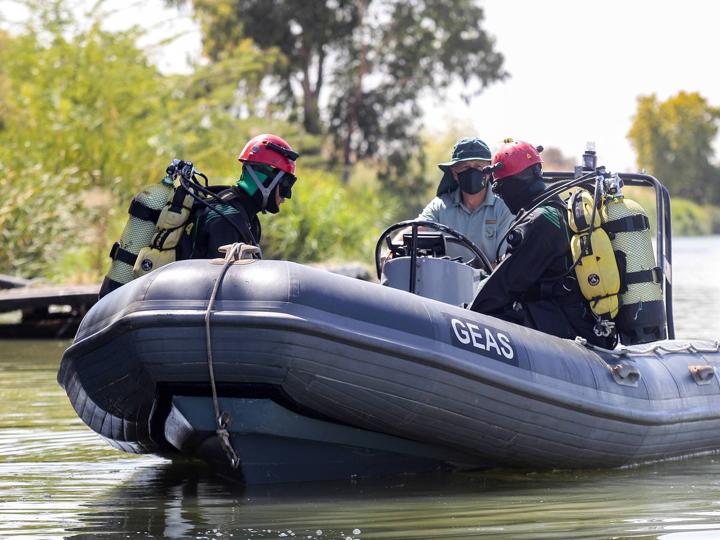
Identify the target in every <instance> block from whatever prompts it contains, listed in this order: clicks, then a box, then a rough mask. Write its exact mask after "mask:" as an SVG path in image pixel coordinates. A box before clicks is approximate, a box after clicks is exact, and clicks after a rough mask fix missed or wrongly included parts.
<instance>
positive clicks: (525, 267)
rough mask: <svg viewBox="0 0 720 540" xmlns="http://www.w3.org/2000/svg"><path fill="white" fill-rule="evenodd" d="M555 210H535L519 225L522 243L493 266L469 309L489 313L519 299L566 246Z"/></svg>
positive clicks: (560, 254) (565, 239)
mask: <svg viewBox="0 0 720 540" xmlns="http://www.w3.org/2000/svg"><path fill="white" fill-rule="evenodd" d="M556 212H557V210H555V209H543V208H541V209H538V210H536V211H535V212H533V215H531V217H530V220H529V221H528V222H527V223H526V224H525V225H524V226H521V227H519V228H520V230H521V232H522V237H523V240H522V244H521V245H520V246H519V247H518V248H516V249H515V251H514V252H513V253H512V254H511V255H510V256H508V257H506V258H505V259H504V260H503V261H502V262H501V263H500V264H499V265H498V266H497V268H495V270H494V271H493V273H492V274H491V275H490V277H489V278H488V279H487V280H486V282H485V283H484V284H483V287H482V288H481V289H480V291H479V292H478V294H477V296H476V297H475V301H474V302H473V304H472V306H471V308H470V309H472V310H473V311H477V312H480V313H487V314H492V313H495V312H498V311H500V310H502V309H503V308H506V307H510V306H512V304H513V303H514V302H515V301H517V300H520V299H521V298H522V296H523V294H524V293H525V292H527V291H528V290H530V289H531V288H532V286H533V285H534V284H535V283H537V282H538V281H539V280H540V278H541V277H542V276H543V274H544V273H545V271H546V270H547V269H548V267H549V266H550V265H551V264H552V262H553V260H554V259H556V258H557V257H559V256H562V255H563V254H565V253H567V251H568V249H569V246H568V240H567V236H566V232H565V230H564V226H563V223H562V222H560V221H559V217H558V215H557V213H556Z"/></svg>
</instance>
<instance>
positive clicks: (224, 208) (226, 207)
mask: <svg viewBox="0 0 720 540" xmlns="http://www.w3.org/2000/svg"><path fill="white" fill-rule="evenodd" d="M239 213H240V211H239V210H238V209H237V208H235V207H234V206H232V205H230V204H219V205H217V206H215V207H213V209H212V210H211V211H209V212H208V213H207V217H206V218H205V222H206V223H209V222H211V221H213V220H214V219H217V218H219V217H221V216H220V214H222V215H224V216H231V215H233V214H239Z"/></svg>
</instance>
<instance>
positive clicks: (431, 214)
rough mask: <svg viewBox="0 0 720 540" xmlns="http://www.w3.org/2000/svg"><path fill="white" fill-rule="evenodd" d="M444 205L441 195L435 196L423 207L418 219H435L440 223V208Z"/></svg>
mask: <svg viewBox="0 0 720 540" xmlns="http://www.w3.org/2000/svg"><path fill="white" fill-rule="evenodd" d="M441 207H442V200H440V198H439V197H435V198H434V199H433V200H432V201H430V202H429V203H428V205H427V206H426V207H425V208H423V211H422V212H420V214H419V215H418V217H417V218H416V219H420V220H423V221H435V222H437V223H440V208H441Z"/></svg>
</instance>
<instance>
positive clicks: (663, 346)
mask: <svg viewBox="0 0 720 540" xmlns="http://www.w3.org/2000/svg"><path fill="white" fill-rule="evenodd" d="M575 343H579V344H580V345H583V346H584V347H586V348H588V349H590V350H593V351H599V352H603V353H606V354H612V355H614V356H629V355H631V354H635V355H641V354H649V353H655V354H673V353H681V352H691V353H717V352H720V341H717V340H715V341H712V342H710V343H712V344H711V345H710V346H708V347H703V346H698V345H696V344H695V343H692V342H688V343H683V344H678V345H677V346H675V347H669V346H668V344H667V343H655V344H652V345H650V346H648V347H646V348H644V349H630V348H627V347H622V348H620V349H604V348H602V347H598V346H596V345H592V344H590V343H588V342H587V341H586V340H585V339H583V338H581V337H577V338H575Z"/></svg>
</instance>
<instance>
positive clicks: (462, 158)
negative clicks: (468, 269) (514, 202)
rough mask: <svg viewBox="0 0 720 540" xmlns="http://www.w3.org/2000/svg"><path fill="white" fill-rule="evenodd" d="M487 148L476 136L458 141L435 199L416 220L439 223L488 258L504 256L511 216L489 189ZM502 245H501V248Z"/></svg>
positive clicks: (443, 168)
mask: <svg viewBox="0 0 720 540" xmlns="http://www.w3.org/2000/svg"><path fill="white" fill-rule="evenodd" d="M491 157H492V156H491V154H490V149H489V148H488V146H487V144H485V143H484V142H483V141H482V140H480V139H479V138H477V137H464V138H461V139H459V140H458V141H457V142H456V143H455V146H454V147H453V150H452V157H451V159H450V161H447V162H445V163H440V164H439V165H438V167H439V168H440V170H441V171H443V176H442V178H441V179H440V184H439V185H438V188H437V194H436V197H435V198H434V199H433V200H431V201H430V202H429V203H428V205H427V206H426V207H425V209H424V210H423V211H422V212H421V213H420V215H419V216H418V217H417V219H418V220H425V221H434V222H436V223H442V224H443V225H447V226H448V227H450V228H452V229H454V230H456V231H457V232H459V233H460V234H462V235H464V236H467V237H468V238H469V239H470V240H472V242H473V243H475V245H477V246H478V247H479V248H480V249H481V250H482V252H483V253H485V254H486V255H487V256H488V258H489V259H491V260H492V261H494V257H495V255H496V254H499V255H500V256H502V255H503V254H504V253H505V249H506V244H504V243H503V242H502V239H503V238H504V236H505V233H506V232H507V230H508V227H509V226H510V223H511V222H512V220H513V218H514V216H513V214H512V213H511V211H510V210H508V207H507V206H506V205H505V203H503V201H502V200H501V199H499V198H498V197H496V196H495V194H494V193H493V192H492V190H490V189H488V181H487V178H488V174H487V173H483V172H482V169H483V168H485V167H487V166H488V165H490V159H491ZM501 244H502V245H501Z"/></svg>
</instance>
